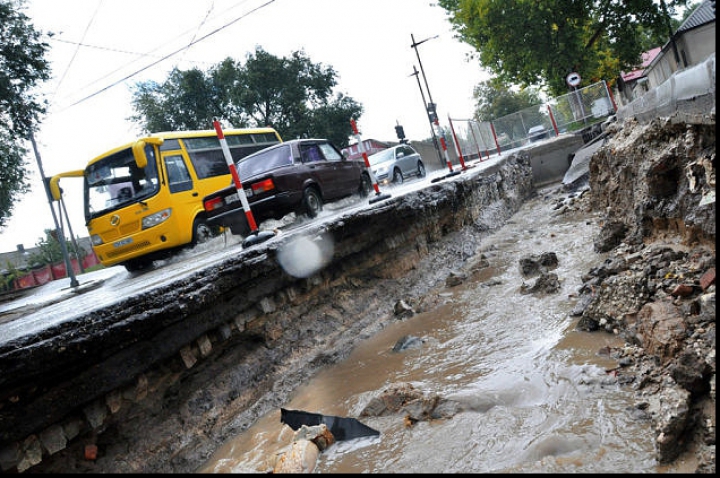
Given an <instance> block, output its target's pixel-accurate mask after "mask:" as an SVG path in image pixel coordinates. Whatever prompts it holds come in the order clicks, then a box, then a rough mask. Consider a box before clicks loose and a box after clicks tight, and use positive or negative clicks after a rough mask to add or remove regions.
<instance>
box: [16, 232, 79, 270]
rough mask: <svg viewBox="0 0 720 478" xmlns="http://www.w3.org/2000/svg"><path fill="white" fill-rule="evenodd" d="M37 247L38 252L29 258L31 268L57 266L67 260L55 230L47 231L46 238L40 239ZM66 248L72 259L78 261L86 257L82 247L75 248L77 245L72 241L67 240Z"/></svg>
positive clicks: (28, 262) (36, 244)
mask: <svg viewBox="0 0 720 478" xmlns="http://www.w3.org/2000/svg"><path fill="white" fill-rule="evenodd" d="M35 247H37V248H38V249H37V251H36V252H33V253H31V254H30V255H28V258H27V264H28V265H30V266H31V267H38V266H44V265H46V264H56V263H58V262H63V261H64V260H65V258H64V257H63V253H62V247H61V246H60V241H59V239H58V235H57V233H56V232H55V230H54V229H45V237H44V238H39V239H38V242H36V243H35ZM65 248H66V250H67V253H68V254H69V255H70V257H77V258H78V260H79V259H81V258H82V257H84V256H85V255H86V252H85V250H84V249H83V248H82V247H81V246H78V247H77V248H75V243H73V242H72V241H68V240H65Z"/></svg>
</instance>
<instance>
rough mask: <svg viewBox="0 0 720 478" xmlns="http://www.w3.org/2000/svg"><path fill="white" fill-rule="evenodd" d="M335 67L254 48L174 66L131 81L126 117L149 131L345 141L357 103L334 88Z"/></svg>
mask: <svg viewBox="0 0 720 478" xmlns="http://www.w3.org/2000/svg"><path fill="white" fill-rule="evenodd" d="M336 77H337V73H336V72H335V70H334V69H333V68H332V67H326V66H323V65H322V64H316V63H312V62H311V61H310V59H309V58H308V57H307V56H306V55H305V54H304V53H303V52H302V51H296V52H294V53H292V55H291V56H290V57H289V58H286V57H283V58H279V57H276V56H274V55H271V54H270V53H268V52H266V51H265V50H263V49H262V48H260V47H257V48H256V49H255V51H254V52H253V53H250V54H248V55H247V58H246V61H245V64H244V65H243V64H241V63H240V62H236V61H234V60H232V59H231V58H226V59H225V60H223V61H222V62H221V63H219V64H217V65H215V66H213V67H211V68H210V69H208V71H207V72H202V71H200V70H198V69H192V70H186V71H182V70H178V69H175V70H173V71H172V72H171V73H170V75H169V77H168V79H167V80H166V81H165V82H164V83H162V84H159V83H155V82H144V83H138V84H137V85H136V86H135V89H134V91H133V108H134V110H135V114H134V115H133V116H132V117H131V118H130V119H131V120H132V121H134V122H136V123H138V124H140V125H141V127H142V128H143V129H144V130H146V131H148V132H151V131H174V130H182V129H208V128H209V127H210V125H211V124H212V119H213V117H220V118H223V119H224V120H226V121H228V122H229V123H230V124H232V125H233V126H234V127H254V126H272V127H274V128H275V129H277V130H278V132H279V133H280V135H281V136H282V137H283V138H287V139H291V138H300V137H322V138H327V139H330V140H331V141H332V142H334V143H335V144H336V145H337V146H339V147H341V148H342V147H345V146H347V145H348V143H349V140H350V137H351V135H352V127H351V125H350V119H351V118H358V117H359V116H360V115H361V114H362V106H361V105H360V104H358V103H357V102H355V100H353V99H352V98H351V97H349V96H346V95H344V94H342V93H337V94H335V93H334V90H335V87H336V86H337V79H336Z"/></svg>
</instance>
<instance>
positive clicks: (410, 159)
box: [368, 144, 426, 184]
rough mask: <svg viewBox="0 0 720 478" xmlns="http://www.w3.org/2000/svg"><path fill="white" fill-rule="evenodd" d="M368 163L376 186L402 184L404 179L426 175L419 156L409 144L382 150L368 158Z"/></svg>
mask: <svg viewBox="0 0 720 478" xmlns="http://www.w3.org/2000/svg"><path fill="white" fill-rule="evenodd" d="M368 162H369V163H370V169H372V172H373V174H374V175H375V179H376V180H377V182H378V184H388V183H394V184H402V183H403V181H405V178H408V177H411V176H417V177H420V178H424V177H425V174H426V173H425V164H423V161H422V158H421V157H420V154H418V152H417V151H415V150H414V149H413V148H412V146H410V145H409V144H399V145H397V146H392V147H390V148H387V149H383V150H382V151H380V152H377V153H375V154H373V155H371V156H369V157H368Z"/></svg>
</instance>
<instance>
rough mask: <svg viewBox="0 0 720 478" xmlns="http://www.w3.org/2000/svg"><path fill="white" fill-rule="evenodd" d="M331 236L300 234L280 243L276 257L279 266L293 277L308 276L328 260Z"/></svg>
mask: <svg viewBox="0 0 720 478" xmlns="http://www.w3.org/2000/svg"><path fill="white" fill-rule="evenodd" d="M334 247H335V246H334V244H333V241H332V238H330V237H329V236H327V235H323V236H317V237H315V238H313V239H311V238H309V237H306V236H300V237H298V238H295V239H292V240H290V241H289V242H288V243H286V244H284V245H281V246H280V247H279V249H278V253H277V259H278V262H279V263H280V266H281V267H282V268H283V269H284V270H285V272H287V273H288V274H290V275H291V276H293V277H303V278H304V277H309V276H311V275H313V274H314V273H316V272H317V271H319V270H320V269H322V268H323V267H325V265H326V264H327V263H328V262H330V259H331V258H332V255H333V252H334Z"/></svg>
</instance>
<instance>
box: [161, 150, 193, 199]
mask: <svg viewBox="0 0 720 478" xmlns="http://www.w3.org/2000/svg"><path fill="white" fill-rule="evenodd" d="M165 169H167V174H168V185H169V186H170V192H171V193H177V192H180V191H189V190H191V189H192V187H193V185H192V179H191V178H190V173H188V170H187V166H186V165H185V162H184V161H183V159H182V156H179V155H178V156H166V157H165Z"/></svg>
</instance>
